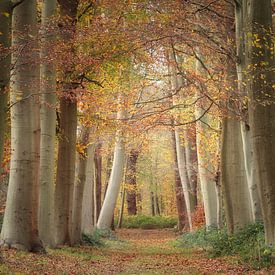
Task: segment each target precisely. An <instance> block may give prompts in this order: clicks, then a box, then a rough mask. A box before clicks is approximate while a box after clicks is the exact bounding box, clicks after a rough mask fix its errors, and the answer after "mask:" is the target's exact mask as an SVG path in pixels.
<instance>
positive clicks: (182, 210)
mask: <svg viewBox="0 0 275 275" xmlns="http://www.w3.org/2000/svg"><path fill="white" fill-rule="evenodd" d="M171 138H172V147H173V159H174V173H175V187H174V188H175V193H176V205H177V211H178V229H179V231H183V229H186V227H188V226H189V223H188V221H187V220H186V217H187V213H186V206H185V201H184V193H183V189H182V185H181V179H180V174H179V167H178V160H177V148H176V139H175V130H172V131H171Z"/></svg>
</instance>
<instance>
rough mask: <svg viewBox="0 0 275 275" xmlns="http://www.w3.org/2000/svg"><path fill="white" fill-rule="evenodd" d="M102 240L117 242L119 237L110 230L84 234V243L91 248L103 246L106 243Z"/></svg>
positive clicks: (96, 230) (98, 230) (97, 230)
mask: <svg viewBox="0 0 275 275" xmlns="http://www.w3.org/2000/svg"><path fill="white" fill-rule="evenodd" d="M102 239H108V240H117V237H116V236H115V234H114V233H113V232H112V230H110V229H97V228H96V229H95V230H94V231H93V233H92V234H83V235H82V241H83V243H84V244H85V245H89V246H94V247H98V246H103V245H104V244H105V243H104V241H103V240H102Z"/></svg>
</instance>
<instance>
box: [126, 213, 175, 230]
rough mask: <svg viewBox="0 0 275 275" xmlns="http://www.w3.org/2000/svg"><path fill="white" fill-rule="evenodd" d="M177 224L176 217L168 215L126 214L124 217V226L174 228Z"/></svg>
mask: <svg viewBox="0 0 275 275" xmlns="http://www.w3.org/2000/svg"><path fill="white" fill-rule="evenodd" d="M176 225H177V218H176V217H168V216H145V215H137V216H126V217H124V219H123V222H122V227H123V228H142V229H162V228H174V227H175V226H176Z"/></svg>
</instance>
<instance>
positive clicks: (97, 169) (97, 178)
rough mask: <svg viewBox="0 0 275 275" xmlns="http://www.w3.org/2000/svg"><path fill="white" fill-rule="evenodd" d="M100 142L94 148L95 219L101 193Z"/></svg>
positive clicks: (98, 209)
mask: <svg viewBox="0 0 275 275" xmlns="http://www.w3.org/2000/svg"><path fill="white" fill-rule="evenodd" d="M101 148H102V143H101V142H98V144H97V145H96V149H95V183H96V184H95V199H96V200H95V203H96V220H98V217H99V213H100V210H101V193H102V181H101V179H102V177H101V174H102V156H101Z"/></svg>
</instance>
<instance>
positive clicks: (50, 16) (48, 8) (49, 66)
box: [39, 0, 57, 246]
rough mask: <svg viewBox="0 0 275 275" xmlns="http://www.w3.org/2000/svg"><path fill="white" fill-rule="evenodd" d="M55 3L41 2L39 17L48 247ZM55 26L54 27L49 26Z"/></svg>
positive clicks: (42, 215) (43, 223)
mask: <svg viewBox="0 0 275 275" xmlns="http://www.w3.org/2000/svg"><path fill="white" fill-rule="evenodd" d="M56 5H57V3H56V0H45V1H43V2H42V14H41V21H42V22H41V29H42V41H41V53H40V56H41V67H40V74H41V76H40V77H41V82H40V89H41V109H40V116H41V146H40V159H41V161H40V192H39V236H40V238H41V239H42V240H43V242H44V243H45V244H47V245H50V246H53V245H54V238H53V234H54V232H53V229H54V224H53V223H54V217H53V216H54V205H53V202H54V171H55V137H56V103H57V99H56V68H55V64H53V61H52V58H51V54H52V53H51V52H52V48H53V47H54V44H55V42H56V26H55V18H54V16H55V14H56ZM52 22H54V23H52Z"/></svg>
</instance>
